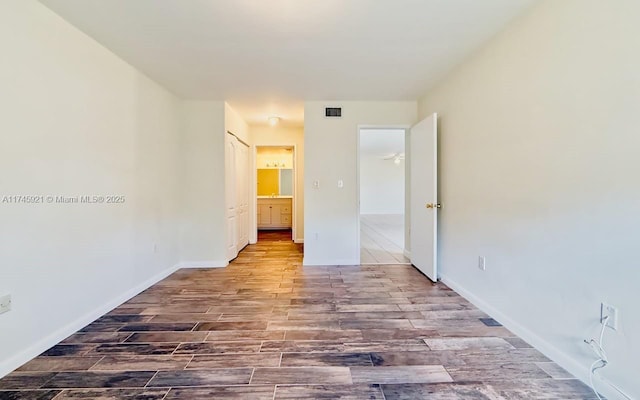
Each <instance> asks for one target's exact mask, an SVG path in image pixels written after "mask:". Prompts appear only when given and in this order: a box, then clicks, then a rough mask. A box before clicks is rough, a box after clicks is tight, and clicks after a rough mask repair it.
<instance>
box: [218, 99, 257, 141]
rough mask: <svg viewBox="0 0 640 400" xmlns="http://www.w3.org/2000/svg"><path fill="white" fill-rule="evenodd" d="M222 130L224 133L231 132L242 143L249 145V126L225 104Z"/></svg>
mask: <svg viewBox="0 0 640 400" xmlns="http://www.w3.org/2000/svg"><path fill="white" fill-rule="evenodd" d="M224 129H225V132H231V133H232V134H234V135H235V136H236V137H237V138H238V139H240V140H242V141H243V142H245V143H247V144H250V143H251V138H250V136H249V126H248V125H247V123H246V122H245V121H244V119H242V117H241V116H240V114H238V113H237V112H236V110H234V109H233V108H232V107H231V106H230V105H229V104H227V103H224Z"/></svg>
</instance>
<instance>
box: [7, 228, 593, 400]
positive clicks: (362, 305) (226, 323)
mask: <svg viewBox="0 0 640 400" xmlns="http://www.w3.org/2000/svg"><path fill="white" fill-rule="evenodd" d="M279 235H282V234H280V233H278V232H270V233H265V234H262V235H261V237H260V241H259V242H258V244H257V245H252V246H249V247H247V248H246V249H245V250H244V251H243V252H242V253H241V254H240V256H239V257H238V258H237V259H236V260H235V261H234V262H233V263H232V264H231V265H230V266H229V267H227V268H224V269H211V270H180V271H178V272H176V273H175V274H173V275H172V276H170V277H169V278H167V279H165V280H163V281H162V282H160V283H158V284H156V285H154V286H153V287H151V288H150V289H148V290H146V291H145V292H143V293H141V294H140V295H138V296H136V297H135V298H133V299H131V300H130V301H128V302H126V303H125V304H122V305H121V306H120V307H118V308H117V309H115V310H113V311H112V312H110V313H108V314H107V315H105V316H103V317H102V318H100V319H98V320H97V321H95V322H93V323H92V324H90V325H89V326H87V327H85V328H84V329H82V330H80V331H79V332H77V333H75V334H73V335H72V336H70V337H69V338H67V339H66V340H64V341H63V342H61V343H60V344H58V345H56V346H54V347H52V348H51V349H49V350H48V351H46V352H45V353H43V354H42V355H40V356H38V357H37V358H35V359H34V360H32V361H30V362H28V363H27V364H25V365H24V366H22V367H21V368H19V369H18V370H17V371H15V372H13V373H11V374H10V375H8V376H7V377H5V378H4V379H1V380H0V399H39V400H42V399H54V398H55V399H57V400H62V399H129V400H132V399H146V400H153V399H158V400H160V399H190V400H197V399H269V400H271V399H274V398H275V399H318V398H320V399H338V398H340V399H386V400H392V399H421V398H428V399H439V400H453V399H492V400H495V399H506V400H515V399H523V400H524V399H526V400H531V399H534V400H535V399H539V400H542V399H545V400H548V399H593V398H594V396H593V394H592V392H591V391H590V389H589V388H588V387H586V386H585V385H583V384H582V383H580V382H579V381H577V380H576V379H574V378H572V377H571V376H570V375H568V374H566V372H564V371H562V370H561V369H560V368H559V367H558V366H557V365H555V364H553V363H551V362H550V361H549V360H548V359H547V358H545V357H544V356H543V355H542V354H540V353H539V352H538V351H536V350H535V349H533V348H531V347H530V346H529V345H527V344H526V343H525V342H524V341H522V340H521V339H519V338H517V337H515V336H514V335H513V334H511V333H510V332H509V331H508V330H506V329H505V328H504V327H502V326H500V325H499V324H497V323H495V321H493V320H492V319H490V318H489V317H488V316H487V315H485V314H483V313H482V312H480V311H478V310H477V309H476V308H474V307H473V306H472V305H471V304H469V303H468V302H467V301H465V300H464V299H463V298H461V297H460V296H458V295H457V294H456V293H454V292H453V291H451V290H450V289H449V288H447V287H446V286H444V285H442V284H432V283H431V282H429V281H428V280H427V278H425V277H424V276H422V275H421V274H420V273H418V271H417V270H415V269H414V268H412V267H411V266H407V265H388V266H339V267H306V268H303V267H301V259H302V252H301V247H300V246H299V245H295V244H293V243H291V242H290V241H289V240H279V239H280V237H279Z"/></svg>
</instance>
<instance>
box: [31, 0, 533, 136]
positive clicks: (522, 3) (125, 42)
mask: <svg viewBox="0 0 640 400" xmlns="http://www.w3.org/2000/svg"><path fill="white" fill-rule="evenodd" d="M534 1H535V0H162V1H160V0H41V2H42V3H43V4H45V5H46V6H47V7H49V8H51V9H52V10H53V11H55V12H56V13H58V14H59V15H61V16H62V17H63V18H65V19H66V20H68V21H69V22H71V23H72V24H74V25H75V26H77V27H78V28H80V29H81V30H82V31H84V32H86V33H87V34H88V35H90V36H92V37H93V38H95V39H96V40H97V41H99V42H100V43H102V44H103V45H105V46H106V47H107V48H109V49H110V50H111V51H113V52H114V53H116V54H118V55H119V56H120V57H122V58H123V59H124V60H126V61H127V62H129V63H131V64H132V65H134V66H135V67H137V68H138V69H140V70H142V71H143V72H145V73H146V74H147V75H149V76H150V77H151V78H153V79H155V80H156V81H157V82H159V83H161V84H162V85H164V86H166V87H167V88H169V89H170V90H171V91H173V92H174V93H176V94H177V95H179V96H181V97H184V98H189V99H208V100H226V101H228V102H229V104H230V105H231V106H232V107H234V108H235V109H236V110H237V111H238V112H239V113H240V114H241V115H242V116H243V117H244V118H245V119H246V120H247V122H249V123H265V122H266V118H267V117H268V116H269V115H279V116H281V117H282V119H283V122H284V123H285V124H287V123H288V124H300V123H301V122H302V119H303V102H304V101H305V100H416V99H418V98H419V97H421V96H422V95H423V94H424V93H425V92H426V90H427V89H428V88H429V87H430V86H432V85H433V84H434V83H435V82H436V81H437V79H439V78H440V77H442V76H443V74H445V73H446V72H447V71H448V70H450V69H451V68H452V67H453V66H455V65H456V64H458V63H459V62H460V61H461V60H463V59H464V58H465V57H466V56H468V55H469V54H470V53H471V52H472V51H473V50H474V49H477V48H478V47H479V46H480V45H481V44H482V43H483V42H485V41H487V40H488V39H489V38H490V37H491V36H493V35H494V34H495V33H497V32H498V31H499V30H500V29H501V28H502V27H503V26H504V25H505V24H506V23H507V22H508V21H509V20H510V19H512V18H513V17H514V16H516V15H517V14H519V13H521V12H523V10H524V9H525V8H526V7H527V6H529V5H531V4H532V3H533V2H534Z"/></svg>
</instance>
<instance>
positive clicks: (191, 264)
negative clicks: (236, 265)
mask: <svg viewBox="0 0 640 400" xmlns="http://www.w3.org/2000/svg"><path fill="white" fill-rule="evenodd" d="M227 265H229V261H226V260H218V261H182V262H180V264H178V267H179V268H224V267H226V266H227Z"/></svg>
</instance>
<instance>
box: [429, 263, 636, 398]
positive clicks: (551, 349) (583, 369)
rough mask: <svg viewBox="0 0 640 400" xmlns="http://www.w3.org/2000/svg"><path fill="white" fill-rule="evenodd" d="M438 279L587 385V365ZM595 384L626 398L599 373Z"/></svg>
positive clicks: (611, 395)
mask: <svg viewBox="0 0 640 400" xmlns="http://www.w3.org/2000/svg"><path fill="white" fill-rule="evenodd" d="M440 280H441V281H442V283H444V284H445V285H447V286H449V287H450V288H451V289H453V290H454V291H455V292H456V293H458V294H459V295H460V296H462V297H464V298H465V299H467V300H469V302H471V303H472V304H473V305H474V306H476V307H478V308H479V309H480V310H482V311H484V312H485V313H487V314H489V315H490V316H491V317H492V318H493V319H495V320H496V321H498V322H500V323H501V324H502V325H504V327H505V328H507V329H508V330H510V331H511V332H513V333H515V334H516V335H518V336H519V337H520V338H522V339H524V340H525V341H526V342H528V343H529V344H530V345H532V346H533V347H535V348H536V349H537V350H538V351H540V352H541V353H542V354H544V355H545V356H546V357H547V358H549V359H550V360H552V361H554V362H555V363H557V364H558V365H560V366H561V367H562V368H564V369H566V370H567V371H568V372H569V373H571V374H572V375H574V376H575V377H577V378H578V379H580V380H581V381H582V382H584V383H585V384H586V385H587V386H589V372H590V371H589V366H587V365H582V364H581V363H579V362H578V361H576V360H575V359H573V358H572V357H570V356H569V355H568V354H566V353H565V352H563V351H562V350H561V349H559V348H557V347H556V346H554V345H552V344H551V343H549V342H547V341H546V340H544V339H543V338H542V337H540V336H539V335H538V334H536V333H535V332H533V331H531V330H530V329H529V328H527V327H525V326H523V325H521V324H520V323H518V322H517V321H516V320H514V319H513V318H511V317H509V316H508V315H506V314H504V313H502V312H501V311H499V310H498V309H496V308H495V307H493V306H491V305H490V304H488V303H487V302H485V301H484V300H482V299H481V298H479V297H477V296H476V295H474V294H473V293H471V292H470V291H468V290H467V289H465V288H464V287H463V286H462V285H459V284H458V283H456V282H455V281H453V280H451V279H449V278H448V277H447V276H445V275H442V274H441V275H440ZM594 381H595V384H596V388H597V389H598V391H599V392H600V394H602V395H604V396H605V397H606V398H607V399H609V400H627V399H626V398H625V397H624V396H622V395H621V394H620V393H619V392H618V390H616V388H615V386H614V385H612V384H611V383H610V382H608V381H607V380H605V379H602V378H601V377H600V376H599V375H596V376H595V379H594Z"/></svg>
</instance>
